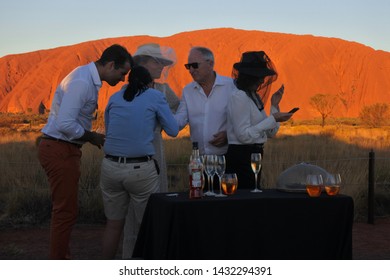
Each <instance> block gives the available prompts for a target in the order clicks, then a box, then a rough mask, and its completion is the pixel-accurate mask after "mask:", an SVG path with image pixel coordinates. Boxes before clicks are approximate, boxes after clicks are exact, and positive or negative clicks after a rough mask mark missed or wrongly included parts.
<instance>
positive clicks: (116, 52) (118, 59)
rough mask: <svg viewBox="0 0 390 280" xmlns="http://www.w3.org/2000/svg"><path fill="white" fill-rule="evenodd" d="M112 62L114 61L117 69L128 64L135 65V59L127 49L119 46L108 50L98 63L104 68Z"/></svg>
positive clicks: (113, 46)
mask: <svg viewBox="0 0 390 280" xmlns="http://www.w3.org/2000/svg"><path fill="white" fill-rule="evenodd" d="M110 61H114V64H115V68H116V69H118V68H121V67H123V66H124V65H125V64H126V63H127V62H129V63H130V65H131V66H133V64H134V62H133V58H132V57H131V54H130V53H129V52H128V51H127V49H126V48H125V47H122V46H121V45H117V44H115V45H112V46H110V47H108V48H106V49H105V50H104V51H103V53H102V56H101V57H100V59H99V60H97V61H96V62H97V63H99V64H101V65H103V66H104V65H106V64H107V63H108V62H110Z"/></svg>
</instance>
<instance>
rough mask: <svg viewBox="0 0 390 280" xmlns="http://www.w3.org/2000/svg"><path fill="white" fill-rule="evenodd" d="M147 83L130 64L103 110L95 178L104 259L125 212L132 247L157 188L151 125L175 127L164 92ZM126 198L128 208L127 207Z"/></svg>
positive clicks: (112, 250)
mask: <svg viewBox="0 0 390 280" xmlns="http://www.w3.org/2000/svg"><path fill="white" fill-rule="evenodd" d="M152 86H153V80H152V77H151V76H150V73H149V72H148V70H146V69H145V68H144V67H142V66H136V67H134V68H133V69H132V70H131V71H130V74H129V84H128V85H127V87H124V88H123V89H121V90H120V91H118V92H117V93H115V94H114V95H112V96H111V98H110V100H109V102H108V104H107V107H106V110H105V116H104V117H105V127H106V140H105V144H104V147H103V149H104V153H105V158H104V159H103V162H102V166H101V178H100V186H101V189H102V195H103V203H104V210H105V215H106V217H107V224H106V229H105V232H104V239H103V258H104V259H112V258H114V257H115V254H116V251H117V248H118V243H119V240H120V237H121V234H122V231H123V226H124V222H125V218H126V215H132V216H133V217H132V219H133V220H134V221H135V222H134V226H133V229H132V234H131V239H132V241H133V242H131V243H132V244H131V246H132V247H134V244H135V241H136V238H137V234H138V229H139V226H140V224H141V221H142V217H143V213H144V210H145V207H146V203H147V200H148V198H149V195H150V194H151V193H154V192H157V191H158V190H159V180H158V172H159V171H158V164H157V161H155V160H153V155H154V154H155V149H154V145H153V139H154V130H155V127H156V126H157V124H158V123H159V124H160V125H161V127H162V129H163V130H164V131H165V132H166V133H167V134H168V135H169V136H172V137H175V136H177V134H178V132H179V128H178V125H177V123H176V120H175V119H174V117H173V115H172V113H171V110H170V108H169V106H168V103H167V101H166V98H165V96H164V95H163V94H161V92H159V91H157V90H155V89H153V88H151V87H152ZM129 204H132V206H133V211H130V212H129V213H128V211H127V210H128V207H129ZM127 213H128V214H127ZM132 249H133V248H131V250H132Z"/></svg>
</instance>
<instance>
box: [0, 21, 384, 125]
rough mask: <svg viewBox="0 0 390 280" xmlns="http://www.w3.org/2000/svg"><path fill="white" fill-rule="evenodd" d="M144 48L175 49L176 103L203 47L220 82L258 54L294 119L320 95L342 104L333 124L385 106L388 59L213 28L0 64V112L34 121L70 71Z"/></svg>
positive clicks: (302, 39) (342, 46)
mask: <svg viewBox="0 0 390 280" xmlns="http://www.w3.org/2000/svg"><path fill="white" fill-rule="evenodd" d="M150 42H156V43H159V44H161V45H165V46H170V47H173V48H174V49H175V51H176V55H177V61H178V62H177V64H176V65H175V66H174V67H172V68H171V70H170V72H169V77H168V80H167V82H168V83H169V84H170V85H171V87H172V88H173V89H174V91H175V92H176V94H177V95H178V96H181V89H182V88H183V87H184V85H186V84H187V83H189V82H191V80H192V79H191V76H190V74H189V73H188V71H187V70H186V69H185V68H184V66H183V64H185V63H186V62H187V56H188V51H189V49H190V48H191V47H193V46H206V47H208V48H210V49H211V50H212V51H213V52H214V55H215V60H216V63H215V69H216V71H217V72H218V73H219V74H222V75H226V76H230V75H231V71H232V65H233V64H234V63H235V62H238V61H239V60H240V56H241V53H242V52H245V51H251V50H264V51H265V52H266V53H267V54H268V55H269V57H270V58H271V59H272V60H273V62H274V64H275V65H276V69H277V70H278V73H279V77H278V80H277V81H276V82H275V83H274V85H273V88H272V90H273V91H276V90H277V89H278V88H279V86H280V85H281V84H282V83H283V84H284V85H285V94H284V98H283V100H282V102H281V109H282V111H288V110H290V109H291V108H293V107H300V108H301V109H300V110H299V111H298V112H297V113H296V114H295V116H294V117H295V118H296V119H310V118H313V117H318V113H317V112H316V111H315V110H314V108H313V107H312V106H311V105H310V98H311V97H312V96H314V95H316V94H319V93H321V94H331V95H337V96H339V97H340V100H343V102H341V101H340V102H338V104H337V105H336V106H337V107H336V109H335V110H334V116H335V117H356V116H358V114H359V112H360V110H361V108H362V107H363V106H365V105H370V104H373V103H377V102H380V103H390V78H389V77H390V53H389V52H385V51H376V50H374V49H372V48H370V47H367V46H365V45H362V44H359V43H355V42H349V41H344V40H341V39H335V38H324V37H315V36H311V35H292V34H283V33H271V32H262V31H246V30H237V29H230V28H218V29H206V30H199V31H191V32H184V33H179V34H176V35H173V36H170V37H164V38H160V37H150V36H130V37H119V38H109V39H101V40H96V41H89V42H84V43H81V44H77V45H72V46H65V47H58V48H55V49H49V50H40V51H35V52H30V53H24V54H19V55H8V56H4V57H2V58H0V112H25V113H27V112H34V113H38V111H39V109H40V108H41V109H42V105H43V106H44V107H46V108H47V109H50V106H51V101H52V99H53V95H54V92H55V89H56V87H57V85H58V83H59V82H60V81H61V80H62V78H63V77H64V76H66V75H67V74H68V73H69V72H70V71H71V70H73V69H74V68H75V67H77V66H79V65H83V64H87V63H89V62H91V61H95V60H97V59H98V58H99V57H100V54H101V53H102V51H103V50H104V49H105V48H106V47H108V46H110V45H111V44H121V45H123V46H125V47H126V48H127V49H128V50H129V51H130V53H132V54H133V53H134V52H135V50H136V48H137V46H138V45H141V44H145V43H150ZM122 86H123V84H118V85H117V86H116V87H109V86H108V85H107V84H105V83H104V85H103V87H102V89H101V90H100V93H99V108H100V109H101V110H104V108H105V105H106V104H107V101H108V98H109V97H110V96H111V95H112V94H113V93H114V92H115V91H117V90H119V89H120V88H121V87H122ZM268 105H269V102H268Z"/></svg>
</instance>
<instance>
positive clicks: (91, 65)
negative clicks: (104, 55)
mask: <svg viewBox="0 0 390 280" xmlns="http://www.w3.org/2000/svg"><path fill="white" fill-rule="evenodd" d="M88 69H89V71H90V73H91V77H92V80H93V84H94V85H95V86H96V88H98V89H100V88H101V87H102V80H101V79H100V76H99V72H98V70H97V68H96V65H95V63H94V62H91V63H89V64H88Z"/></svg>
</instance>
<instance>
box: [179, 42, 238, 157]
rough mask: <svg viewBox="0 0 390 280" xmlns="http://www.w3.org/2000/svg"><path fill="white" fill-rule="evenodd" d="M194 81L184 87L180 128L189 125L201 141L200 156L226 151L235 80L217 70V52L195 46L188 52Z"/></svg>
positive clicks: (221, 153)
mask: <svg viewBox="0 0 390 280" xmlns="http://www.w3.org/2000/svg"><path fill="white" fill-rule="evenodd" d="M185 67H186V68H187V69H188V70H189V72H190V74H191V76H192V78H193V80H194V81H193V82H191V83H189V84H188V85H186V86H185V87H184V89H183V93H182V99H181V101H180V105H179V108H178V109H177V111H176V115H175V118H176V121H177V122H178V124H179V128H180V129H183V128H184V127H185V126H186V125H187V124H189V126H190V137H191V141H192V142H198V145H199V152H200V154H201V155H207V154H215V155H223V154H225V153H226V152H227V147H228V145H227V136H226V130H227V127H226V125H227V105H228V101H229V98H230V96H231V94H232V93H233V91H234V89H235V85H234V83H233V80H232V79H231V78H229V77H224V76H220V75H218V74H217V73H216V72H215V71H214V55H213V53H212V52H211V50H209V49H208V48H205V47H193V48H192V49H191V50H190V53H189V55H188V64H185Z"/></svg>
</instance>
